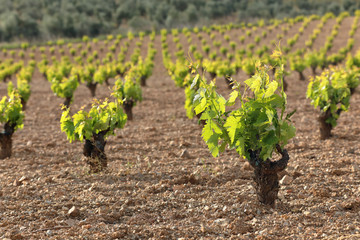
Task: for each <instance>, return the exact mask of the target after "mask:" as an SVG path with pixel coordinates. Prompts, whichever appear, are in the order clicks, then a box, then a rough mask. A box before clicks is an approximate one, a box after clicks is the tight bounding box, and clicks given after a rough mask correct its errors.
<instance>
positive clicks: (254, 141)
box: [192, 51, 295, 205]
mask: <svg viewBox="0 0 360 240" xmlns="http://www.w3.org/2000/svg"><path fill="white" fill-rule="evenodd" d="M280 56H281V53H280V52H277V51H276V52H274V54H273V57H274V58H276V59H277V60H278V62H279V63H281V58H280ZM269 70H270V69H269V68H267V66H265V65H262V64H261V63H260V62H258V63H257V64H256V72H255V75H253V76H252V77H251V78H249V79H248V80H246V81H245V89H244V93H243V94H241V85H240V84H239V83H237V82H236V81H234V82H233V91H232V92H231V93H230V96H229V98H228V99H225V98H224V97H223V96H221V95H220V94H219V93H217V92H216V85H215V82H214V81H212V82H210V83H206V81H205V80H204V79H203V78H201V77H199V76H197V77H195V78H194V81H193V83H192V86H196V85H197V81H201V85H200V87H199V89H198V91H197V94H196V95H195V97H194V100H193V105H194V109H195V113H196V114H199V113H202V115H201V119H202V120H205V122H206V123H205V125H204V127H203V130H202V137H203V139H204V141H205V142H206V144H207V146H208V148H209V149H210V152H211V153H212V155H213V156H215V157H216V156H218V155H219V153H220V152H223V151H225V148H226V147H227V146H228V147H229V148H231V149H235V150H236V151H237V152H238V153H239V155H240V156H242V157H244V158H246V159H247V160H248V161H249V162H250V163H251V165H252V166H253V167H254V170H255V175H256V176H255V181H256V183H257V190H258V191H257V192H258V198H259V200H260V201H261V202H263V203H265V204H269V205H273V204H274V201H275V199H276V196H277V191H278V179H277V172H278V171H281V170H282V169H284V168H285V167H286V165H287V161H288V159H289V158H288V155H287V152H286V150H284V147H285V145H286V144H287V143H288V141H289V139H291V138H292V137H294V136H295V127H294V126H293V125H292V123H291V120H290V117H291V116H292V114H293V113H294V112H295V111H293V112H291V113H288V114H286V113H285V112H286V94H285V92H284V90H283V88H282V74H281V73H282V72H283V71H284V69H283V65H280V64H279V65H278V69H277V74H276V79H270V77H269V75H268V74H267V71H269ZM247 92H251V93H252V94H246V93H247ZM237 100H239V102H240V107H238V108H237V109H235V110H232V111H227V110H226V108H227V107H229V106H233V105H235V104H236V102H237ZM276 151H277V152H278V153H280V154H281V155H282V159H280V160H279V161H277V162H271V161H270V159H271V158H272V156H273V153H274V152H276Z"/></svg>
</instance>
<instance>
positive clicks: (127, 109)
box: [123, 100, 134, 121]
mask: <svg viewBox="0 0 360 240" xmlns="http://www.w3.org/2000/svg"><path fill="white" fill-rule="evenodd" d="M133 106H134V101H133V100H126V101H124V104H123V107H124V111H125V113H126V115H127V119H128V120H129V121H131V120H133V114H132V108H133Z"/></svg>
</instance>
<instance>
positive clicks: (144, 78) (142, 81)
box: [140, 76, 146, 87]
mask: <svg viewBox="0 0 360 240" xmlns="http://www.w3.org/2000/svg"><path fill="white" fill-rule="evenodd" d="M140 85H141V86H142V87H145V86H146V76H141V78H140Z"/></svg>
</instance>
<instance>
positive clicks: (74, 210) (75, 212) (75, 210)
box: [68, 206, 80, 217]
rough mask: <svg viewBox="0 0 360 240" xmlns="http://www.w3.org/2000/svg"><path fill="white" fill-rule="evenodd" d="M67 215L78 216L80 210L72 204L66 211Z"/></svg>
mask: <svg viewBox="0 0 360 240" xmlns="http://www.w3.org/2000/svg"><path fill="white" fill-rule="evenodd" d="M68 215H69V216H70V217H78V216H79V215H80V210H79V209H78V208H76V207H75V206H73V207H72V208H70V210H69V211H68Z"/></svg>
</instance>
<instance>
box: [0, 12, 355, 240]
mask: <svg viewBox="0 0 360 240" xmlns="http://www.w3.org/2000/svg"><path fill="white" fill-rule="evenodd" d="M359 18H360V12H356V14H355V16H350V15H349V14H348V13H347V12H343V13H342V14H340V15H339V16H334V15H333V14H326V15H324V16H316V15H313V16H309V17H303V16H301V17H297V18H294V19H284V20H272V21H269V22H264V21H261V20H260V21H258V22H257V23H254V24H238V25H237V24H228V25H213V26H209V27H202V28H194V29H187V28H184V29H172V30H170V31H167V30H165V29H164V30H162V31H161V32H160V33H155V32H152V33H149V34H145V33H144V32H140V33H139V34H136V35H135V34H133V33H131V32H128V34H127V35H124V36H123V35H108V36H107V38H106V39H105V40H98V39H96V38H94V39H92V38H89V37H87V36H84V37H83V38H82V39H81V40H79V41H78V42H71V43H70V42H66V41H64V40H62V39H59V40H57V41H54V42H47V43H44V44H43V45H39V46H31V45H30V44H28V43H23V44H21V46H20V47H19V48H17V49H2V51H1V52H0V96H1V98H0V127H1V129H2V130H1V131H2V132H1V133H0V144H1V148H0V150H1V152H0V238H1V239H3V238H4V239H79V238H80V237H81V238H84V239H149V238H151V239H201V238H204V239H358V238H360V227H359V226H360V214H359V210H360V175H359V168H360V157H359V156H360V150H359V149H360V144H359V136H360V127H359V125H358V124H357V123H358V122H360V94H359V90H358V89H356V88H357V86H358V85H359V83H360V81H359V79H360V29H359V26H360V21H359V20H360V19H359Z"/></svg>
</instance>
